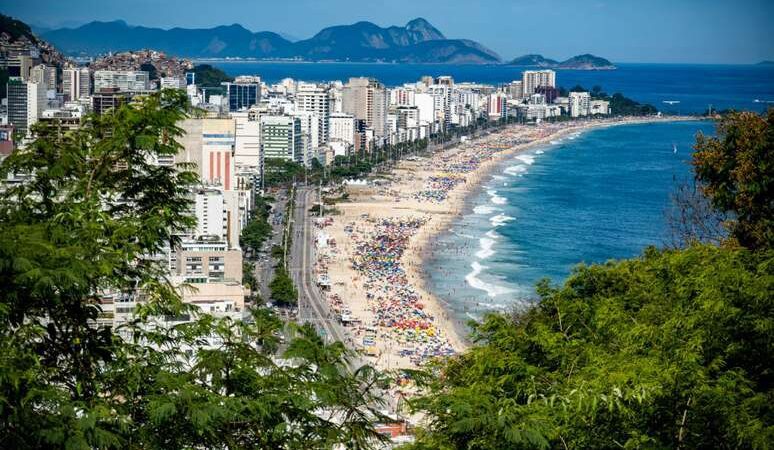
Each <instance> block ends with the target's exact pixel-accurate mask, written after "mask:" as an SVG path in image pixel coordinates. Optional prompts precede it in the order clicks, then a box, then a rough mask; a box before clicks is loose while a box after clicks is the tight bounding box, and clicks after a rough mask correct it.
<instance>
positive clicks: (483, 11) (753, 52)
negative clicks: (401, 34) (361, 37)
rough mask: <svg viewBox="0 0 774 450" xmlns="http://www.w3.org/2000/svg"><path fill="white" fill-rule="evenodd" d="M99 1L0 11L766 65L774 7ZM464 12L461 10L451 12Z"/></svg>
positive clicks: (59, 21)
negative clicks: (367, 25)
mask: <svg viewBox="0 0 774 450" xmlns="http://www.w3.org/2000/svg"><path fill="white" fill-rule="evenodd" d="M103 3H104V2H96V1H95V0H75V1H73V2H68V3H67V4H66V5H65V4H62V3H61V2H55V1H51V0H41V2H39V3H36V5H35V6H34V7H33V5H30V4H28V3H26V2H21V3H18V4H14V5H7V6H6V7H5V11H4V12H5V13H7V14H10V15H13V16H15V17H18V18H20V19H22V20H25V21H28V22H29V23H32V24H33V25H35V26H38V27H41V26H42V27H52V28H58V27H63V26H64V27H74V26H78V25H80V24H83V23H88V22H90V21H93V20H98V21H112V20H124V21H126V22H127V23H129V24H132V25H142V26H148V27H159V28H165V29H168V28H173V27H184V28H208V27H214V26H218V25H230V24H232V23H239V24H240V25H242V26H244V27H245V28H248V29H250V30H252V31H274V32H277V33H280V34H282V35H283V36H286V37H289V38H292V39H305V38H308V37H311V36H312V35H314V34H315V33H317V32H318V31H320V30H321V29H323V28H325V27H329V26H335V25H346V24H351V23H355V22H358V21H369V22H373V23H375V24H377V25H379V26H383V27H386V26H391V25H398V26H402V25H404V24H405V23H406V22H408V21H409V20H411V19H413V18H416V17H423V18H425V19H427V20H428V21H430V23H432V24H433V25H434V26H436V27H437V28H438V29H439V30H440V31H441V32H443V33H444V34H445V35H446V36H447V37H450V38H466V39H472V40H475V41H478V42H480V43H481V44H483V45H485V46H487V47H489V48H492V49H493V50H495V51H496V52H498V53H499V54H500V56H501V57H502V58H503V60H504V61H507V60H510V59H512V58H514V57H517V56H520V55H523V54H527V53H540V54H543V55H545V56H547V57H549V58H555V59H564V58H568V57H570V56H573V55H577V54H581V53H593V54H597V55H599V56H602V57H604V58H607V59H610V60H612V61H614V62H661V63H678V62H683V63H719V64H746V63H756V62H759V61H761V60H767V59H774V36H772V34H773V33H772V31H771V29H770V28H769V27H767V21H768V20H769V19H770V18H771V17H774V5H772V4H769V3H768V2H764V1H758V0H748V1H745V2H741V3H742V7H740V5H739V2H737V3H735V4H734V5H732V4H730V3H728V2H722V1H719V0H712V1H707V2H695V1H688V2H667V1H665V0H658V1H655V2H648V3H647V4H640V3H634V2H628V1H626V2H615V3H613V2H606V1H585V2H568V1H565V0H554V1H550V2H546V3H544V4H541V5H540V6H537V7H536V6H534V5H532V4H528V3H526V2H521V1H517V2H507V1H502V0H490V1H487V2H484V3H483V4H480V5H477V7H475V8H470V7H468V6H467V5H465V4H463V3H458V2H440V1H436V0H430V1H427V2H423V3H421V4H416V3H412V2H409V1H405V0H396V1H394V2H391V3H390V5H389V6H386V7H385V6H381V9H380V10H379V11H378V12H373V9H372V8H368V7H363V2H362V1H361V2H355V1H354V0H337V1H334V2H326V3H325V4H318V3H315V2H311V1H308V0H293V1H291V2H290V5H289V4H288V2H285V3H283V4H281V5H279V4H271V3H262V4H260V5H249V4H247V3H245V2H244V1H239V0H224V1H222V2H218V3H217V4H213V3H211V2H204V1H202V0H190V1H188V2H180V1H169V2H164V3H162V4H155V3H154V2H151V1H149V0H138V2H136V3H133V4H132V5H131V6H130V5H125V4H119V3H116V4H110V5H104V4H103ZM97 6H99V7H97ZM289 6H290V7H289ZM466 7H467V8H468V10H467V11H465V14H458V12H459V10H460V8H466ZM246 10H255V11H256V13H255V14H249V13H246ZM150 11H153V14H150V13H149V12H150ZM302 13H303V14H302Z"/></svg>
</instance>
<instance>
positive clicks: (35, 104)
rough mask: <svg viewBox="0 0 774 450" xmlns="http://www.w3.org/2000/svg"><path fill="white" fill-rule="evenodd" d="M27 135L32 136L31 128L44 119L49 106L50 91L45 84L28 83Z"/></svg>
mask: <svg viewBox="0 0 774 450" xmlns="http://www.w3.org/2000/svg"><path fill="white" fill-rule="evenodd" d="M26 84H27V135H28V136H29V134H30V128H31V127H32V126H33V125H35V124H36V123H37V122H38V119H40V118H41V117H43V110H45V109H46V106H47V105H48V97H47V95H46V92H47V91H48V89H47V87H46V84H45V83H35V82H32V81H28V82H27V83H26Z"/></svg>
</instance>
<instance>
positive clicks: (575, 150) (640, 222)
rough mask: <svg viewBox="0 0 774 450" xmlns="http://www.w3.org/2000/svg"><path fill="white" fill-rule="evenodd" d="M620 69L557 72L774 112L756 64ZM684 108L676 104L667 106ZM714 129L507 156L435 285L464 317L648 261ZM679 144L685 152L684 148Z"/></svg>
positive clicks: (501, 76) (328, 75) (615, 88)
mask: <svg viewBox="0 0 774 450" xmlns="http://www.w3.org/2000/svg"><path fill="white" fill-rule="evenodd" d="M216 65H218V66H219V67H221V68H223V69H224V70H225V71H226V72H227V73H229V74H231V75H239V74H254V75H259V76H261V77H262V78H263V79H264V80H266V81H268V82H276V81H279V80H281V79H282V78H286V77H291V78H295V79H301V80H308V81H330V80H346V79H347V78H349V77H351V76H369V77H375V78H377V79H379V80H381V81H382V82H383V83H385V84H386V85H388V86H397V85H401V84H403V83H407V82H412V81H416V80H418V79H419V78H420V77H421V76H422V75H431V76H438V75H451V76H453V77H454V79H455V80H456V81H471V82H480V83H490V84H498V83H506V82H509V81H511V80H513V79H520V77H521V72H522V70H524V69H525V68H523V67H521V68H520V67H507V66H494V65H492V66H480V65H430V64H355V63H276V62H262V63H255V62H240V63H218V64H216ZM618 67H619V68H618V69H617V70H612V71H579V70H559V71H557V84H558V85H560V86H564V87H567V88H570V87H573V86H575V85H576V84H580V85H582V86H584V87H586V88H591V87H593V86H595V85H599V86H601V87H602V88H603V89H604V90H605V91H606V92H608V93H614V92H621V93H623V94H624V95H626V96H627V97H630V98H633V99H634V100H636V101H639V102H641V103H650V104H652V105H654V106H656V108H658V109H659V110H661V111H663V112H665V113H676V114H696V113H702V112H704V111H705V110H706V109H707V108H708V106H709V105H712V107H713V108H715V109H718V110H722V109H729V108H730V109H737V110H753V111H764V110H765V109H766V108H767V107H769V106H774V103H772V102H774V68H773V67H770V66H769V67H766V66H753V65H737V66H732V65H679V64H619V65H618ZM665 101H669V102H673V101H676V102H679V103H674V104H668V103H664V102H665ZM699 131H700V132H703V133H705V134H713V133H714V124H713V123H711V122H674V123H654V124H645V125H627V126H618V127H611V128H605V129H598V130H593V131H589V132H586V133H584V134H580V135H574V136H571V137H568V138H565V139H563V140H561V141H557V142H554V143H553V144H551V145H546V146H543V147H540V148H534V149H531V150H530V151H528V152H526V153H523V154H520V155H517V156H514V157H513V158H511V159H510V160H508V161H505V162H504V163H503V164H502V165H501V166H500V167H499V168H498V169H497V170H496V171H494V172H493V174H492V176H491V177H490V179H489V180H488V181H487V182H485V183H484V184H483V185H482V186H481V188H480V190H479V191H478V192H477V194H476V195H473V196H472V198H471V199H470V201H469V204H468V205H467V207H466V209H465V212H464V214H463V215H462V216H461V217H460V218H459V219H458V220H457V221H456V222H455V223H454V224H453V225H452V227H451V230H450V231H449V232H448V233H445V234H443V235H442V236H440V237H439V238H438V240H437V242H436V250H435V254H434V256H433V257H432V258H431V259H430V260H429V261H428V262H427V264H428V265H427V267H426V270H427V272H428V273H429V279H428V287H429V288H430V289H431V290H432V291H433V292H434V293H435V294H436V295H437V296H438V297H439V298H441V299H442V300H443V301H444V302H446V304H447V307H448V309H450V310H451V311H452V312H453V313H454V314H455V316H456V317H457V318H458V319H459V320H460V321H463V322H464V321H466V320H468V319H470V318H474V319H477V318H480V317H481V316H482V314H483V313H484V312H486V311H491V310H507V309H509V308H512V307H513V306H514V305H523V304H527V303H529V302H532V301H534V300H535V298H536V293H535V283H537V281H538V280H540V279H541V278H544V277H547V278H548V279H549V280H550V281H551V282H552V283H554V284H559V283H562V282H563V281H564V280H565V279H566V278H567V276H568V275H569V274H570V272H571V270H572V268H573V266H574V265H575V264H577V263H580V262H585V263H601V262H605V261H607V260H610V259H619V258H629V257H633V256H637V255H639V254H641V252H642V250H643V248H645V247H646V246H648V245H655V246H663V245H664V244H665V243H667V242H668V241H669V230H668V226H667V221H666V211H667V209H668V208H669V206H670V194H671V193H672V192H674V190H675V186H676V185H677V183H679V182H683V181H685V180H687V179H689V178H690V177H691V167H690V165H689V164H688V162H689V160H690V157H691V152H692V148H691V147H692V145H693V143H694V139H695V134H696V133H697V132H699ZM674 147H677V152H676V153H675V152H674Z"/></svg>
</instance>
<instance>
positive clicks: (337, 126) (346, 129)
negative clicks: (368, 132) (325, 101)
mask: <svg viewBox="0 0 774 450" xmlns="http://www.w3.org/2000/svg"><path fill="white" fill-rule="evenodd" d="M329 124H330V134H329V137H330V140H329V142H344V143H345V144H346V145H347V146H354V145H355V118H354V117H353V116H352V115H351V114H345V113H333V114H331V117H330V118H329Z"/></svg>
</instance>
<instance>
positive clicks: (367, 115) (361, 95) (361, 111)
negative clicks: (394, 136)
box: [342, 78, 389, 139]
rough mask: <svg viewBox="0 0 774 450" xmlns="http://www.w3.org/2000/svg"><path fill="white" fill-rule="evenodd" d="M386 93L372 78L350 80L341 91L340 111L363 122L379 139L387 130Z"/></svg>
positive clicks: (382, 86)
mask: <svg viewBox="0 0 774 450" xmlns="http://www.w3.org/2000/svg"><path fill="white" fill-rule="evenodd" d="M388 100H389V99H388V96H387V92H386V90H385V89H384V85H382V84H381V83H380V82H379V81H377V80H375V79H373V78H350V79H349V81H348V82H347V84H346V85H344V88H343V91H342V111H343V112H345V113H347V114H352V115H353V116H354V117H355V118H356V119H360V120H364V121H365V124H366V126H368V127H369V128H371V129H373V131H374V136H375V137H376V138H377V139H379V138H383V137H384V136H385V132H386V128H387V102H388Z"/></svg>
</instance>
